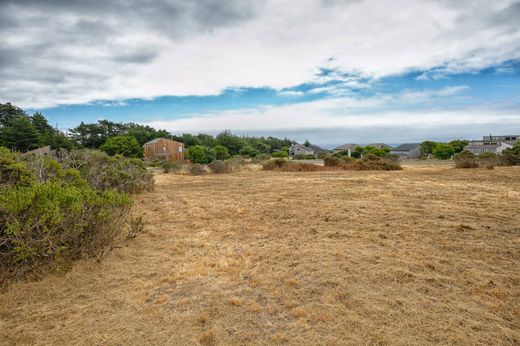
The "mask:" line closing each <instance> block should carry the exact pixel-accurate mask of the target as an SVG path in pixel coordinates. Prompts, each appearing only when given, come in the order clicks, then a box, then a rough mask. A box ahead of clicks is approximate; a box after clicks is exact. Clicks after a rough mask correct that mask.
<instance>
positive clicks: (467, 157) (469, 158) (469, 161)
mask: <svg viewBox="0 0 520 346" xmlns="http://www.w3.org/2000/svg"><path fill="white" fill-rule="evenodd" d="M453 161H455V167H456V168H477V167H479V162H478V157H477V155H475V154H473V153H471V152H469V151H463V152H461V153H458V154H456V155H455V156H454V157H453Z"/></svg>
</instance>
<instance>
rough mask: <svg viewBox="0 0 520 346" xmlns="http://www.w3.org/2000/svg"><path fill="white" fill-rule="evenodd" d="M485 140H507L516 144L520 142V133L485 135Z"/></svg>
mask: <svg viewBox="0 0 520 346" xmlns="http://www.w3.org/2000/svg"><path fill="white" fill-rule="evenodd" d="M482 140H483V141H486V142H505V143H507V144H515V143H516V142H520V135H503V136H493V135H489V136H483V137H482Z"/></svg>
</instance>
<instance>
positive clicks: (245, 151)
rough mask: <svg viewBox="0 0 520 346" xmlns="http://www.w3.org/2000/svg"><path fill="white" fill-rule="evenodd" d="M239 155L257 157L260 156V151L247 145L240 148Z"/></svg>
mask: <svg viewBox="0 0 520 346" xmlns="http://www.w3.org/2000/svg"><path fill="white" fill-rule="evenodd" d="M239 154H240V155H243V156H249V157H255V156H256V155H257V154H258V151H257V150H256V149H255V148H253V147H252V146H250V145H249V144H246V145H244V146H243V147H242V148H240V150H239Z"/></svg>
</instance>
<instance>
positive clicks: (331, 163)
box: [323, 156, 344, 167]
mask: <svg viewBox="0 0 520 346" xmlns="http://www.w3.org/2000/svg"><path fill="white" fill-rule="evenodd" d="M323 162H324V164H325V166H326V167H339V166H341V165H342V164H343V163H344V161H342V160H340V159H339V158H338V157H335V156H327V157H325V158H324V159H323Z"/></svg>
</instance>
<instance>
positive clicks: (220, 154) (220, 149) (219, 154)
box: [214, 145, 229, 161]
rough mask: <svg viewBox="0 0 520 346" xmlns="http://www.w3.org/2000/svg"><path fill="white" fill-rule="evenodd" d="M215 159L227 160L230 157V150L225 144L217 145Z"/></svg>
mask: <svg viewBox="0 0 520 346" xmlns="http://www.w3.org/2000/svg"><path fill="white" fill-rule="evenodd" d="M214 149H215V159H216V160H221V161H223V160H227V159H229V150H228V148H226V147H225V146H223V145H217V146H216V147H215V148H214Z"/></svg>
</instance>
